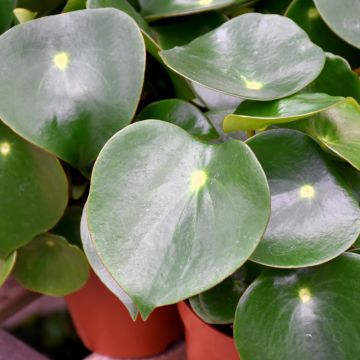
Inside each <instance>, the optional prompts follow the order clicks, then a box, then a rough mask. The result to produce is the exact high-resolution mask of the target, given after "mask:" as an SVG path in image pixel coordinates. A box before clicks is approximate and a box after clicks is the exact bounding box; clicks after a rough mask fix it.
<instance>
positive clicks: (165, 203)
mask: <svg viewBox="0 0 360 360" xmlns="http://www.w3.org/2000/svg"><path fill="white" fill-rule="evenodd" d="M268 196H269V194H268V187H267V183H266V179H265V175H264V173H263V171H262V169H261V167H260V166H259V164H258V162H257V160H256V158H255V156H254V155H253V153H252V152H251V151H250V149H249V148H248V147H247V146H246V145H245V144H243V143H242V142H240V141H229V142H226V143H224V144H220V145H208V144H205V143H202V142H199V141H197V140H196V139H194V138H192V137H191V136H190V135H189V134H187V133H186V132H185V131H184V130H182V129H181V128H179V127H177V126H175V125H172V124H169V123H166V122H163V121H158V120H148V121H141V122H138V123H136V124H134V125H131V126H129V127H127V128H126V129H124V130H123V131H120V132H119V133H118V134H117V135H116V136H114V137H113V138H112V140H111V141H109V142H108V143H107V145H106V146H105V147H104V149H103V150H102V152H101V154H100V155H99V158H98V160H97V162H96V163H95V167H94V171H93V178H92V185H91V188H90V194H89V198H88V208H87V219H88V224H89V230H90V235H91V239H92V240H93V242H94V245H95V247H96V249H97V252H98V254H99V256H100V257H101V259H102V262H103V264H104V265H105V266H106V268H107V269H108V271H109V272H110V273H111V275H112V276H113V277H114V279H115V280H116V281H117V282H118V284H119V285H120V286H121V287H122V288H123V289H124V290H125V291H126V292H127V293H128V294H129V296H130V297H131V298H132V299H133V301H134V303H135V304H136V306H137V308H138V309H139V311H140V313H141V314H142V315H143V317H144V318H146V317H147V316H148V315H149V314H150V312H151V311H152V310H153V309H154V308H155V307H156V306H161V305H166V304H172V303H176V302H178V301H180V300H183V299H186V298H188V297H190V296H192V295H195V294H198V293H200V292H203V291H205V290H207V289H209V288H211V287H213V286H215V285H216V284H218V283H220V282H221V281H222V280H224V279H225V278H226V277H228V276H230V275H231V274H232V273H234V271H235V270H237V269H238V268H239V267H240V266H241V265H242V264H243V263H244V262H245V261H246V259H247V258H248V257H249V256H250V255H251V253H252V252H253V251H254V249H255V248H256V246H257V244H258V242H259V240H260V238H261V236H262V234H263V232H264V230H265V227H266V225H267V222H268V216H269V198H268ZM174 284H176V286H174Z"/></svg>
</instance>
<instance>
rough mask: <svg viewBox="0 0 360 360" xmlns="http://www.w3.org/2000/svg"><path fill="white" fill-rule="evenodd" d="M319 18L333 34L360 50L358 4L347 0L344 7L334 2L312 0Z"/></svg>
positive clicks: (355, 1)
mask: <svg viewBox="0 0 360 360" xmlns="http://www.w3.org/2000/svg"><path fill="white" fill-rule="evenodd" d="M314 3H315V5H316V8H317V9H318V11H319V13H320V15H321V17H322V18H323V20H324V21H325V22H326V24H327V25H328V26H329V27H330V29H331V30H333V31H334V32H335V34H336V35H338V36H339V37H341V38H342V39H343V40H345V41H346V42H348V43H349V44H351V45H353V46H355V47H357V48H360V26H359V18H360V3H359V1H358V0H348V1H347V2H346V6H344V4H343V3H342V2H339V1H336V0H314Z"/></svg>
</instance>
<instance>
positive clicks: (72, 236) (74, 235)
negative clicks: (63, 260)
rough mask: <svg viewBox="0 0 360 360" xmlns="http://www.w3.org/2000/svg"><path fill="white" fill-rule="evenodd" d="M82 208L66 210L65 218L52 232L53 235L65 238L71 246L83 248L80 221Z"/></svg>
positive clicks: (71, 207)
mask: <svg viewBox="0 0 360 360" xmlns="http://www.w3.org/2000/svg"><path fill="white" fill-rule="evenodd" d="M81 214H82V208H81V207H80V206H70V207H68V208H67V209H66V211H65V214H64V216H63V217H62V218H61V220H60V221H59V222H58V223H57V224H56V226H55V227H54V228H53V229H52V230H51V232H52V233H54V234H56V235H60V236H62V237H64V238H65V239H66V240H67V241H69V243H70V244H73V245H76V246H77V247H79V248H81V247H82V244H81V236H80V220H81Z"/></svg>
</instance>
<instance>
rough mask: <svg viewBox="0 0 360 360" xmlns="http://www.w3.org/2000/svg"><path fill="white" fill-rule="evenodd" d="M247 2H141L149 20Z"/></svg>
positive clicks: (173, 0) (237, 0)
mask: <svg viewBox="0 0 360 360" xmlns="http://www.w3.org/2000/svg"><path fill="white" fill-rule="evenodd" d="M242 2H246V1H245V0H195V1H189V0H140V1H139V3H140V6H141V8H142V11H141V14H142V15H143V16H145V17H146V18H147V19H149V20H156V19H159V18H165V17H172V16H179V15H189V14H195V13H198V12H203V11H209V10H215V9H221V8H224V7H226V6H229V5H232V4H235V3H242Z"/></svg>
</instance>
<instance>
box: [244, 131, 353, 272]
mask: <svg viewBox="0 0 360 360" xmlns="http://www.w3.org/2000/svg"><path fill="white" fill-rule="evenodd" d="M248 144H249V146H250V147H251V149H252V150H253V151H254V153H255V155H256V157H257V158H258V160H259V161H260V164H261V165H262V167H263V169H264V171H265V173H266V176H267V179H268V181H269V185H270V192H271V217H270V222H269V225H268V227H267V229H266V232H265V235H264V237H263V239H262V241H261V242H260V244H259V246H258V247H257V248H256V250H255V252H254V254H253V255H252V257H251V259H252V260H254V261H256V262H259V263H261V264H264V265H270V266H275V267H302V266H310V265H316V264H320V263H323V262H325V261H328V260H330V259H332V258H334V257H336V256H338V255H340V254H341V253H342V252H344V251H345V250H346V249H348V248H349V247H350V246H351V245H352V244H353V243H354V242H355V240H356V238H357V236H358V234H359V232H360V208H359V205H358V203H357V201H356V200H355V199H354V198H353V196H352V194H351V192H350V189H349V188H348V187H347V185H346V184H345V182H344V181H343V180H342V178H341V177H340V176H339V175H338V173H337V172H336V170H335V169H334V167H333V166H331V164H330V163H329V162H328V161H327V159H326V157H325V154H324V152H323V151H322V150H321V148H320V147H319V146H318V144H316V142H315V141H314V140H312V139H311V138H310V137H309V136H307V135H305V134H303V133H301V132H297V131H294V130H283V129H281V130H269V131H267V132H265V133H262V134H259V135H257V136H255V137H253V138H251V139H250V140H249V141H248ZM330 194H331V196H330Z"/></svg>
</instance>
